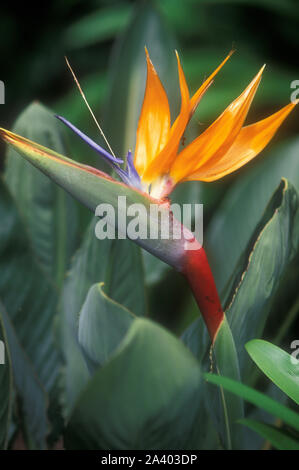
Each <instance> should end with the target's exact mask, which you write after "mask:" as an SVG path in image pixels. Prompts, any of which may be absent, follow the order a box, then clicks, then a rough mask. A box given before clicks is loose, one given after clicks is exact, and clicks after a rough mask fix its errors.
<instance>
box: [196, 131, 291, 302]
mask: <svg viewBox="0 0 299 470" xmlns="http://www.w3.org/2000/svg"><path fill="white" fill-rule="evenodd" d="M298 148H299V139H298V138H295V139H293V140H292V141H290V142H289V143H283V144H280V145H279V147H277V149H276V150H275V151H274V150H271V151H270V152H268V155H261V156H260V157H258V159H257V161H256V162H255V164H254V166H253V167H252V168H250V169H249V168H248V169H246V170H245V173H244V174H243V173H242V174H241V175H240V176H239V177H238V178H237V180H236V183H235V184H234V185H233V186H232V188H231V189H230V190H229V191H228V193H227V195H226V196H225V198H224V199H223V202H222V204H221V206H220V207H219V209H218V210H217V212H216V213H215V215H214V217H213V219H212V221H211V223H210V225H209V229H208V231H207V234H206V235H205V243H206V250H207V253H208V255H209V260H210V262H211V266H212V269H213V272H214V274H215V280H216V284H217V287H218V290H219V291H220V292H222V293H223V292H224V288H225V285H226V284H227V283H228V281H229V279H230V277H231V276H232V274H233V273H234V271H235V269H236V265H237V262H238V260H239V258H240V256H241V254H242V253H243V252H244V251H245V249H246V246H247V245H248V243H249V241H250V239H251V237H252V234H253V233H254V231H255V230H256V227H257V225H258V223H259V221H260V220H261V219H262V216H263V213H264V210H265V207H266V205H267V204H268V201H269V199H270V198H271V196H272V194H273V192H274V191H275V190H276V188H277V186H278V184H279V182H280V180H281V178H282V177H285V178H288V179H289V181H290V182H291V183H292V184H293V185H294V186H295V188H296V189H299V159H298ZM215 184H216V186H217V183H215ZM232 240H233V243H232Z"/></svg>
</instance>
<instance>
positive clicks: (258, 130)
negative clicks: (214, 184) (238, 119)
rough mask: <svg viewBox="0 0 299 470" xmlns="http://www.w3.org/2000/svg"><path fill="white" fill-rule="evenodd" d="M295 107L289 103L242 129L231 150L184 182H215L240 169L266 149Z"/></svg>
mask: <svg viewBox="0 0 299 470" xmlns="http://www.w3.org/2000/svg"><path fill="white" fill-rule="evenodd" d="M295 106H296V104H294V103H290V104H288V105H287V106H285V107H284V108H282V109H281V110H279V111H278V112H277V113H275V114H272V115H271V116H269V117H267V118H266V119H263V120H262V121H259V122H256V123H255V124H251V125H250V126H246V127H243V129H242V130H241V132H240V133H239V135H238V137H237V138H236V140H235V142H234V143H233V145H232V146H231V148H230V149H229V150H228V151H227V152H226V154H225V155H224V156H223V157H222V158H221V159H220V160H219V161H218V162H217V163H216V164H215V165H214V166H213V167H209V165H208V164H206V165H203V166H202V167H201V168H200V169H199V170H198V171H197V172H195V173H193V174H191V175H189V176H188V177H187V178H186V180H189V181H192V180H200V181H215V180H217V179H219V178H222V177H223V176H225V175H228V174H229V173H232V172H233V171H236V170H238V168H241V166H243V165H245V164H246V163H247V162H249V161H250V160H252V159H253V158H254V157H256V156H257V155H258V154H259V153H260V152H261V151H262V150H263V149H264V148H265V147H266V145H267V144H268V143H269V142H270V140H271V139H272V137H273V136H274V135H275V133H276V131H277V130H278V128H279V127H280V126H281V124H282V123H283V121H284V120H285V119H286V117H287V116H288V114H289V113H290V112H291V111H292V110H293V109H294V107H295Z"/></svg>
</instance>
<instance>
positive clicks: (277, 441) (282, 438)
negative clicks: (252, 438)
mask: <svg viewBox="0 0 299 470" xmlns="http://www.w3.org/2000/svg"><path fill="white" fill-rule="evenodd" d="M239 423H240V424H244V426H247V427H248V428H250V429H252V430H253V431H255V432H257V433H258V434H260V435H261V436H262V437H264V438H265V439H267V440H268V441H269V442H271V444H272V445H273V446H274V447H275V448H276V449H279V450H299V442H298V441H296V440H295V439H293V438H292V437H290V436H288V435H287V434H285V433H284V432H282V431H279V430H278V429H277V428H275V427H274V426H270V425H269V424H265V423H261V422H259V421H255V420H253V419H242V420H241V421H239Z"/></svg>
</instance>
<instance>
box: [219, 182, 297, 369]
mask: <svg viewBox="0 0 299 470" xmlns="http://www.w3.org/2000/svg"><path fill="white" fill-rule="evenodd" d="M298 202H299V198H298V194H297V192H296V190H295V189H294V187H293V186H292V185H291V184H290V183H288V182H287V181H286V180H283V181H282V182H281V184H280V185H279V187H278V189H277V191H276V192H275V193H274V195H273V197H272V199H271V201H270V203H269V205H268V207H267V210H266V212H265V215H264V217H263V218H262V220H261V222H260V224H259V226H258V228H257V230H256V233H255V234H254V236H253V237H252V241H251V243H250V244H249V247H248V250H247V252H248V253H246V256H245V257H244V260H242V261H241V263H240V269H239V272H238V273H237V274H236V276H235V283H234V288H233V289H232V291H231V294H230V298H231V299H232V300H231V302H230V304H229V307H228V309H227V311H226V314H227V318H228V320H229V322H230V325H231V329H232V332H233V336H234V339H235V342H236V348H237V352H238V357H239V361H240V368H241V371H242V374H243V375H244V377H247V373H248V368H249V367H250V364H249V363H248V361H247V360H246V352H245V350H244V344H245V343H246V342H247V341H249V340H250V339H252V338H255V337H259V336H260V335H261V334H262V331H263V328H264V326H265V322H266V319H267V316H268V313H269V311H270V307H271V303H272V300H273V295H274V294H275V292H276V290H277V288H278V286H279V282H280V280H281V278H282V276H283V274H284V272H285V269H286V267H287V266H288V264H289V263H290V261H291V260H292V258H293V256H294V254H295V253H296V250H297V249H298V246H299V204H298Z"/></svg>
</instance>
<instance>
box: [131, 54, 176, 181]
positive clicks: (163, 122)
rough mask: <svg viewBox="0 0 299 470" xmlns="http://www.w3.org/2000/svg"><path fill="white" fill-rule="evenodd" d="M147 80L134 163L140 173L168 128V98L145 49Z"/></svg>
mask: <svg viewBox="0 0 299 470" xmlns="http://www.w3.org/2000/svg"><path fill="white" fill-rule="evenodd" d="M145 52H146V61H147V82H146V89H145V95H144V100H143V105H142V109H141V113H140V118H139V123H138V128H137V138H136V148H135V159H134V164H135V167H136V169H137V171H138V173H139V174H140V175H142V174H143V172H144V170H145V169H146V167H147V165H148V164H149V163H150V162H151V161H152V159H153V158H154V157H155V155H156V154H157V153H158V152H159V151H160V150H161V149H162V148H163V147H164V146H165V144H166V142H167V139H168V134H169V130H170V111H169V105H168V99H167V95H166V92H165V90H164V88H163V85H162V83H161V81H160V79H159V77H158V74H157V72H156V70H155V68H154V66H153V64H152V62H151V60H150V58H149V55H148V52H147V50H145Z"/></svg>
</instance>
